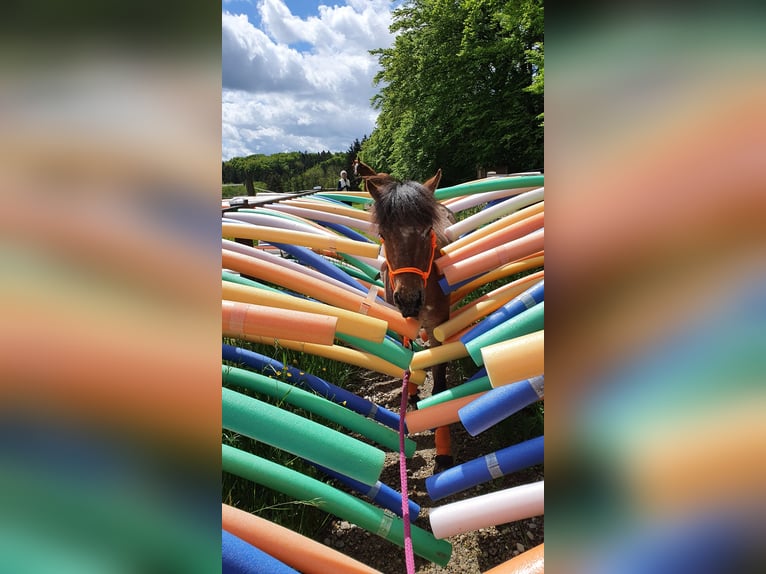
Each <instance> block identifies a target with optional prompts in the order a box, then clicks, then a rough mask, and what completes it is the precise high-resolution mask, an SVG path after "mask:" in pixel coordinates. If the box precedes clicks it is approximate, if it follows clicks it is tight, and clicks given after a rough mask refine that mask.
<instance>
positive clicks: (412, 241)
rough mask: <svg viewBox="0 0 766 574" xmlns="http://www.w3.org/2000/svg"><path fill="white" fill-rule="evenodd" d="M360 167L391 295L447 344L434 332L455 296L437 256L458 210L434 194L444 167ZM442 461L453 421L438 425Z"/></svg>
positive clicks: (436, 373) (440, 462) (437, 375)
mask: <svg viewBox="0 0 766 574" xmlns="http://www.w3.org/2000/svg"><path fill="white" fill-rule="evenodd" d="M355 167H356V170H357V173H358V174H359V175H361V177H362V178H363V179H364V182H365V189H366V190H367V191H368V192H369V193H370V195H371V196H372V198H373V200H374V202H373V205H372V212H371V213H372V219H373V222H374V223H376V224H377V226H378V234H379V235H380V237H381V242H382V244H383V246H384V249H385V257H386V261H385V263H384V264H383V265H382V267H381V280H382V281H383V284H384V285H385V292H386V301H387V302H389V303H391V304H393V305H395V306H396V307H397V308H398V309H399V311H400V312H401V314H402V316H403V317H415V318H416V319H417V320H418V321H419V322H420V325H421V327H422V328H423V329H424V330H425V332H426V334H427V337H428V341H429V342H430V344H431V346H437V345H441V343H439V342H438V341H437V340H436V338H435V337H434V333H433V329H434V327H436V326H438V325H441V324H442V323H444V322H445V321H446V320H447V319H449V315H450V297H449V295H448V294H445V293H444V292H443V291H442V289H441V287H440V286H439V279H440V277H441V275H439V273H438V271H437V269H436V266H435V265H434V259H435V258H436V257H437V256H438V255H437V254H438V253H439V250H440V249H441V248H442V247H444V246H445V245H447V244H448V243H449V239H448V238H447V236H446V235H445V233H444V229H445V228H446V227H447V226H449V225H451V224H452V223H455V216H454V215H453V213H452V212H451V211H450V210H449V209H448V208H447V207H445V206H443V205H442V204H441V203H439V202H438V201H437V200H436V198H435V197H434V192H435V191H436V187H437V186H438V185H439V181H440V180H441V169H439V170H437V172H436V174H435V175H434V176H433V177H432V178H430V179H429V180H427V181H425V182H423V183H418V182H416V181H410V180H407V181H399V180H397V179H394V178H393V177H391V176H390V175H389V174H387V173H376V172H375V170H373V169H372V168H371V167H369V166H368V165H365V164H364V163H361V162H359V164H358V165H356V166H355ZM431 376H432V378H433V393H434V394H436V393H439V392H441V391H444V390H446V388H447V365H446V364H439V365H435V366H433V367H431ZM418 399H419V397H418V395H417V386H415V385H414V384H411V386H410V389H409V402H410V404H411V405H413V406H414V405H415V403H416V402H417V400H418ZM435 443H436V461H435V464H434V470H433V472H434V474H436V473H438V472H441V471H442V470H445V469H447V468H449V467H451V466H453V464H454V461H453V458H452V453H451V441H450V433H449V427H448V426H444V427H440V428H438V429H436V435H435Z"/></svg>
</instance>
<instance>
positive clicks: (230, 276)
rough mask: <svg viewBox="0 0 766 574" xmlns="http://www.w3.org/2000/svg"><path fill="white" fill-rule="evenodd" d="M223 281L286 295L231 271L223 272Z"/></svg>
mask: <svg viewBox="0 0 766 574" xmlns="http://www.w3.org/2000/svg"><path fill="white" fill-rule="evenodd" d="M221 279H223V280H224V281H228V282H229V283H237V284H239V285H247V286H248V287H257V288H258V289H265V290H267V291H275V292H277V293H284V291H280V290H279V289H274V288H273V287H269V286H268V285H264V284H263V283H259V282H258V281H253V280H252V279H248V278H247V277H242V275H239V274H238V273H232V272H231V271H223V272H221Z"/></svg>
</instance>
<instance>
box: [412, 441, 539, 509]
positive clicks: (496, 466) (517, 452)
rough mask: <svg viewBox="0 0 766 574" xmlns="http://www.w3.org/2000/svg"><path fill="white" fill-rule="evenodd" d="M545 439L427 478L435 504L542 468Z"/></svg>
mask: <svg viewBox="0 0 766 574" xmlns="http://www.w3.org/2000/svg"><path fill="white" fill-rule="evenodd" d="M543 447H544V437H542V436H539V437H536V438H533V439H530V440H527V441H524V442H521V443H519V444H515V445H513V446H509V447H506V448H504V449H501V450H498V451H496V452H493V453H491V454H488V455H486V456H482V457H480V458H475V459H473V460H470V461H468V462H466V463H463V464H460V465H458V466H453V467H452V468H448V469H447V470H445V471H444V472H440V473H439V474H435V475H433V476H429V477H428V478H426V490H427V491H428V496H430V497H431V500H439V499H441V498H445V497H447V496H450V495H452V494H456V493H458V492H462V491H463V490H467V489H469V488H472V487H474V486H476V485H479V484H482V483H484V482H489V481H490V480H492V479H493V478H498V477H500V476H505V475H506V474H510V473H512V472H516V471H518V470H521V469H523V468H527V467H530V466H534V465H535V464H541V463H542V462H543V460H544V458H545V457H544V448H543Z"/></svg>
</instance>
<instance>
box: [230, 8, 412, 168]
mask: <svg viewBox="0 0 766 574" xmlns="http://www.w3.org/2000/svg"><path fill="white" fill-rule="evenodd" d="M396 4H397V3H395V2H388V1H383V0H346V1H345V2H344V1H339V2H336V3H332V2H331V1H328V2H327V3H324V2H321V1H306V0H223V3H222V15H221V21H222V46H221V49H222V52H221V54H222V56H221V57H222V110H221V121H222V146H221V147H222V149H221V152H222V157H223V160H227V159H231V158H232V157H237V156H246V155H250V154H256V153H262V154H273V153H278V152H284V151H308V152H318V151H324V150H327V151H333V152H338V151H346V150H347V149H348V148H349V147H350V146H351V145H352V144H353V142H354V140H355V139H359V140H360V141H361V139H362V137H363V136H365V135H370V133H372V130H373V128H374V126H375V119H376V118H377V115H378V112H377V110H375V109H373V108H372V106H371V104H370V99H371V98H372V97H373V96H374V95H375V94H376V93H377V92H378V88H377V87H375V86H374V85H373V82H372V80H373V77H374V75H375V74H376V73H377V72H378V71H379V69H380V67H379V65H378V61H377V57H376V56H372V55H371V54H369V50H371V49H375V48H387V47H389V46H391V45H392V43H393V39H394V36H393V35H392V34H391V33H390V32H389V26H390V24H391V9H392V7H393V6H395V5H396Z"/></svg>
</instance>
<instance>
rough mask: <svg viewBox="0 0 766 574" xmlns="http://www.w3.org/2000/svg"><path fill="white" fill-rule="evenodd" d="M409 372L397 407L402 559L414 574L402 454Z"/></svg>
mask: <svg viewBox="0 0 766 574" xmlns="http://www.w3.org/2000/svg"><path fill="white" fill-rule="evenodd" d="M409 382H410V372H409V371H404V376H403V377H402V404H401V406H400V407H399V481H400V482H401V487H402V521H403V522H404V560H405V562H406V563H407V574H415V556H414V555H413V552H412V535H411V533H410V502H409V499H408V497H407V456H406V455H405V454H404V416H405V415H406V414H407V389H408V387H409Z"/></svg>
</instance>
